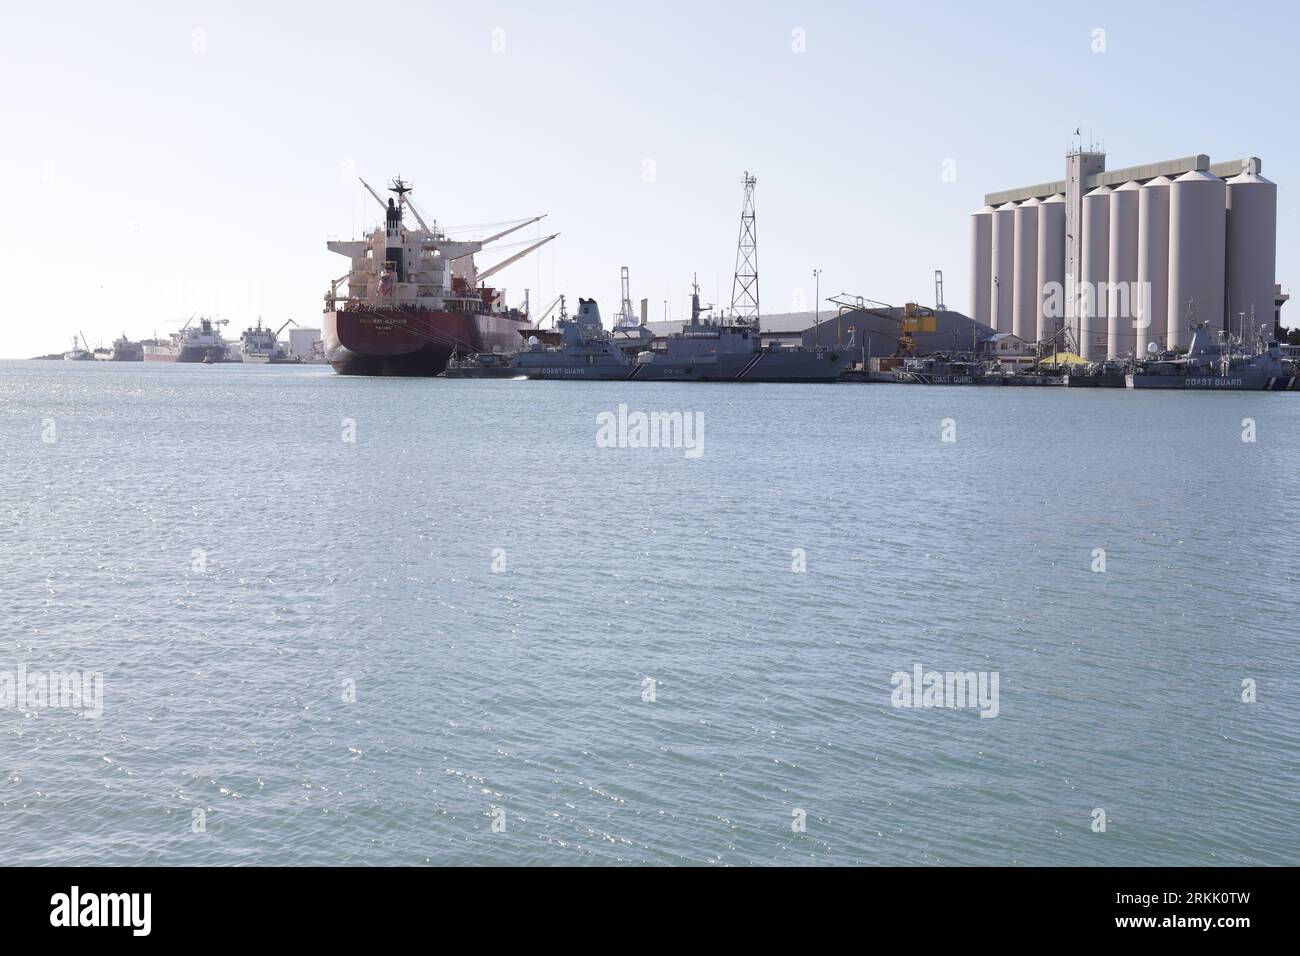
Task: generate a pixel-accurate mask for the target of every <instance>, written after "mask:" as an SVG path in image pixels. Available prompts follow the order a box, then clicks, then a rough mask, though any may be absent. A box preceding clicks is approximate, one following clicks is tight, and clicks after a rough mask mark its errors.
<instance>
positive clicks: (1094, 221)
mask: <svg viewBox="0 0 1300 956" xmlns="http://www.w3.org/2000/svg"><path fill="white" fill-rule="evenodd" d="M1111 192H1112V190H1111V188H1110V187H1109V186H1098V187H1097V188H1096V189H1094V190H1092V191H1091V192H1090V193H1088V194H1087V195H1085V196H1084V197H1083V254H1082V256H1081V262H1080V276H1079V305H1078V315H1079V318H1078V323H1079V354H1080V355H1081V356H1083V357H1084V358H1086V359H1087V360H1088V361H1090V362H1100V361H1102V360H1103V359H1104V358H1105V357H1106V281H1107V276H1108V274H1109V269H1110V194H1111Z"/></svg>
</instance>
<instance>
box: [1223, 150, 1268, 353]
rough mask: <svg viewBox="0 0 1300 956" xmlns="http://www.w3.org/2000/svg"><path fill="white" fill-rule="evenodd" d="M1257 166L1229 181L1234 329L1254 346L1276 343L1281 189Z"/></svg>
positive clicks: (1229, 295)
mask: <svg viewBox="0 0 1300 956" xmlns="http://www.w3.org/2000/svg"><path fill="white" fill-rule="evenodd" d="M1254 166H1255V164H1254V163H1253V162H1252V163H1251V165H1250V166H1249V167H1248V168H1247V169H1245V170H1243V171H1242V173H1241V175H1239V176H1233V177H1232V178H1231V179H1229V180H1228V266H1227V305H1228V328H1229V329H1230V330H1231V331H1232V332H1233V333H1235V334H1240V335H1241V337H1242V338H1243V339H1244V340H1245V341H1246V343H1247V344H1249V345H1254V344H1256V342H1257V339H1258V337H1259V336H1260V326H1261V325H1262V326H1266V327H1267V329H1266V332H1265V341H1268V340H1271V339H1272V338H1273V310H1274V303H1275V292H1274V288H1273V285H1274V279H1275V272H1276V269H1277V186H1276V185H1275V184H1274V183H1272V182H1271V181H1269V180H1267V179H1265V178H1264V177H1263V176H1261V175H1260V174H1259V171H1258V170H1257V169H1255V168H1254Z"/></svg>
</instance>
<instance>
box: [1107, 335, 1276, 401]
mask: <svg viewBox="0 0 1300 956" xmlns="http://www.w3.org/2000/svg"><path fill="white" fill-rule="evenodd" d="M1291 371H1292V370H1291V369H1288V368H1286V367H1285V366H1284V365H1283V363H1282V348H1281V346H1280V345H1279V344H1278V343H1277V342H1269V343H1268V345H1267V346H1265V347H1264V349H1263V351H1259V352H1254V353H1251V352H1248V351H1247V350H1246V348H1245V347H1244V346H1243V345H1242V343H1241V342H1240V341H1239V340H1234V339H1231V338H1229V337H1228V336H1227V333H1225V332H1223V331H1220V330H1216V329H1212V328H1210V326H1209V323H1207V322H1201V323H1199V324H1197V326H1196V327H1195V328H1194V329H1193V330H1192V341H1191V344H1190V345H1189V346H1188V348H1187V354H1186V355H1179V354H1178V353H1176V352H1165V353H1163V354H1160V355H1158V356H1157V357H1155V358H1153V359H1151V360H1149V361H1146V362H1138V363H1136V364H1135V366H1134V369H1133V371H1131V372H1129V373H1128V375H1127V376H1126V377H1125V384H1126V386H1127V387H1128V388H1178V389H1193V390H1197V391H1224V390H1229V391H1288V390H1290V389H1291V388H1293V387H1294V385H1295V381H1296V378H1295V376H1294V375H1293V374H1291Z"/></svg>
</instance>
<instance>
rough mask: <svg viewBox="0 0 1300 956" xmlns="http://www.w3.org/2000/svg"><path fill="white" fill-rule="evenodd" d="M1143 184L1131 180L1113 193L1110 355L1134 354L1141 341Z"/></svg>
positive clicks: (1108, 291) (1109, 271)
mask: <svg viewBox="0 0 1300 956" xmlns="http://www.w3.org/2000/svg"><path fill="white" fill-rule="evenodd" d="M1141 193H1142V187H1141V186H1139V185H1138V184H1137V183H1135V182H1127V183H1125V184H1124V185H1122V186H1120V187H1118V188H1117V189H1115V191H1114V192H1112V193H1111V194H1110V255H1109V256H1108V260H1109V261H1108V264H1107V267H1106V279H1107V286H1106V358H1108V359H1113V358H1119V357H1120V356H1121V355H1131V354H1132V353H1133V350H1134V348H1135V347H1136V345H1137V338H1136V335H1135V332H1136V330H1135V328H1134V326H1135V324H1136V322H1135V313H1136V311H1137V310H1136V309H1135V308H1134V306H1135V305H1138V304H1139V303H1138V301H1137V300H1138V299H1140V296H1139V295H1135V294H1134V293H1135V292H1136V290H1137V287H1138V205H1139V197H1140V196H1141Z"/></svg>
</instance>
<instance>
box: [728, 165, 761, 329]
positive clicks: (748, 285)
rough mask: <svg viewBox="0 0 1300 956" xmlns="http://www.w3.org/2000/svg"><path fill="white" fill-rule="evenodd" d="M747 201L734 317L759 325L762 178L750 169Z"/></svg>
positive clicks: (742, 217)
mask: <svg viewBox="0 0 1300 956" xmlns="http://www.w3.org/2000/svg"><path fill="white" fill-rule="evenodd" d="M742 182H743V183H744V185H745V201H744V204H743V205H742V206H741V208H740V238H739V239H738V240H737V242H736V275H735V279H734V280H733V282H732V285H731V315H732V317H733V318H738V319H742V320H745V321H746V322H751V323H753V324H754V325H757V324H758V319H759V311H758V234H757V232H756V231H755V228H754V185H755V184H756V183H757V182H758V179H757V178H755V177H754V176H751V175H750V174H749V171H748V170H746V172H745V178H744V180H742Z"/></svg>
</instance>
